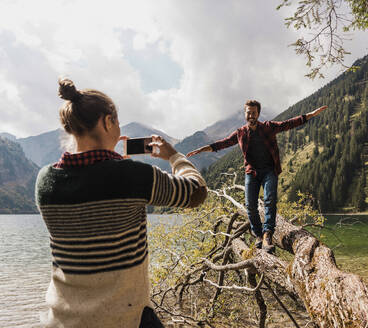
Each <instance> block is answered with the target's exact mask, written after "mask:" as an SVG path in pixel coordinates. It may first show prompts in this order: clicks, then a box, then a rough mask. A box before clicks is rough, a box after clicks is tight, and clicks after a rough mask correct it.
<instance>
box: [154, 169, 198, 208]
mask: <svg viewBox="0 0 368 328" xmlns="http://www.w3.org/2000/svg"><path fill="white" fill-rule="evenodd" d="M198 187H199V182H198V181H196V180H194V179H191V178H185V177H183V176H175V175H171V174H167V173H166V172H162V171H161V170H160V169H159V168H158V167H154V168H153V189H152V196H151V200H150V201H149V204H150V205H151V204H152V205H156V206H170V207H187V206H188V205H189V202H190V196H191V195H192V194H193V192H194V190H195V189H196V188H198Z"/></svg>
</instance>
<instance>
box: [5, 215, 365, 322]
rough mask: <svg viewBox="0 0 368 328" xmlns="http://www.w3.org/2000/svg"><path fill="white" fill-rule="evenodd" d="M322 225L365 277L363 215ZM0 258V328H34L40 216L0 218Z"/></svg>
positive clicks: (41, 275) (43, 236)
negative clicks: (325, 226)
mask: <svg viewBox="0 0 368 328" xmlns="http://www.w3.org/2000/svg"><path fill="white" fill-rule="evenodd" d="M148 218H149V221H150V222H151V223H152V224H153V225H154V224H155V223H156V222H158V221H161V222H165V221H166V220H168V222H171V223H172V222H178V221H179V220H178V218H177V217H175V216H173V215H169V216H161V215H153V214H150V215H148ZM350 218H351V217H350ZM341 219H343V220H342V221H341ZM357 220H358V221H357ZM339 222H340V223H339ZM327 227H328V228H329V229H330V230H326V229H325V230H324V231H323V232H322V235H321V239H322V240H323V241H324V242H325V243H326V244H328V245H329V246H330V247H333V248H334V251H335V254H336V258H337V260H338V263H341V266H342V268H343V269H344V270H352V271H356V272H359V273H360V274H361V275H363V276H364V277H365V278H368V269H367V268H368V216H364V217H363V216H357V217H355V218H351V219H350V220H347V217H346V216H343V217H341V216H329V217H328V224H327ZM0 258H1V266H0V304H1V307H0V327H1V328H8V327H9V328H12V327H24V328H30V327H39V314H40V312H42V311H45V310H46V308H45V301H44V299H45V294H46V290H47V287H48V284H49V281H50V271H51V257H50V250H49V237H48V232H47V230H46V227H45V225H44V223H43V221H42V219H41V217H40V216H39V215H0ZM340 261H341V262H340Z"/></svg>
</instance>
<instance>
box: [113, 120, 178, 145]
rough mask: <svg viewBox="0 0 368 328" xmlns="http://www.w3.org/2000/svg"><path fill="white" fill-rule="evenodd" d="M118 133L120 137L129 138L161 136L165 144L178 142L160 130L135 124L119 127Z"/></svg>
mask: <svg viewBox="0 0 368 328" xmlns="http://www.w3.org/2000/svg"><path fill="white" fill-rule="evenodd" d="M120 131H121V135H126V136H128V137H130V138H138V137H148V136H151V135H153V134H156V135H160V136H162V137H163V138H164V139H165V140H166V141H167V142H169V143H171V144H172V145H175V144H176V143H177V142H178V141H179V139H176V138H173V137H170V136H168V135H167V134H166V133H164V132H162V131H160V130H157V129H154V128H151V127H149V126H147V125H144V124H141V123H137V122H132V123H129V124H127V125H123V126H121V127H120Z"/></svg>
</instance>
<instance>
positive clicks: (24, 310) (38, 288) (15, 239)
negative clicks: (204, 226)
mask: <svg viewBox="0 0 368 328" xmlns="http://www.w3.org/2000/svg"><path fill="white" fill-rule="evenodd" d="M148 218H149V221H150V222H151V224H152V225H154V224H155V223H156V222H158V221H160V222H165V221H166V220H169V221H170V222H177V221H178V220H177V216H175V215H169V216H162V215H154V214H149V215H148ZM0 258H1V265H0V304H1V306H0V327H1V328H13V327H24V328H31V327H39V326H40V324H39V315H40V312H43V311H46V307H45V295H46V290H47V287H48V284H49V282H50V272H51V255H50V248H49V235H48V231H47V229H46V226H45V224H44V222H43V220H42V218H41V216H40V215H0Z"/></svg>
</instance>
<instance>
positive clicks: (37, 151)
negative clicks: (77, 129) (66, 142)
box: [16, 129, 66, 167]
mask: <svg viewBox="0 0 368 328" xmlns="http://www.w3.org/2000/svg"><path fill="white" fill-rule="evenodd" d="M64 135H66V134H64V133H63V132H62V130H61V129H57V130H53V131H49V132H46V133H42V134H39V135H37V136H31V137H27V138H19V139H16V141H17V142H18V143H19V144H20V145H21V146H22V148H23V151H24V153H25V155H26V156H27V158H29V159H30V160H31V161H33V162H34V163H36V164H37V165H38V166H40V167H42V166H44V165H46V164H50V163H54V162H57V161H58V160H59V159H60V155H61V154H62V147H61V138H62V137H63V136H64Z"/></svg>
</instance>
